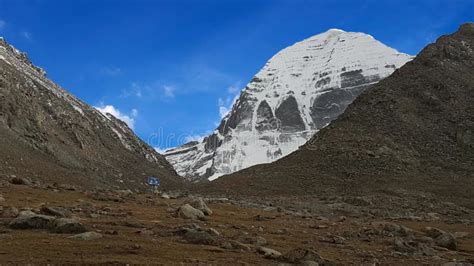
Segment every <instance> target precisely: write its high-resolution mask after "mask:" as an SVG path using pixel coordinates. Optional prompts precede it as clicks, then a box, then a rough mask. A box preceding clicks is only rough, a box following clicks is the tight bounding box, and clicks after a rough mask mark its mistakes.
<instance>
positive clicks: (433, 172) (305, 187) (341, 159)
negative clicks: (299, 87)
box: [213, 24, 474, 207]
mask: <svg viewBox="0 0 474 266" xmlns="http://www.w3.org/2000/svg"><path fill="white" fill-rule="evenodd" d="M473 173H474V24H464V25H462V26H461V27H460V28H459V30H458V31H457V32H455V33H454V34H451V35H447V36H442V37H440V38H439V39H438V40H437V41H436V43H434V44H430V45H428V46H427V47H426V48H425V49H423V51H422V52H421V53H420V54H419V55H418V56H417V57H416V58H415V59H414V60H413V61H411V62H409V63H407V64H406V65H405V66H403V67H402V68H400V69H399V70H397V71H396V72H395V73H394V74H392V75H391V76H390V77H388V78H386V79H384V80H383V81H381V82H379V83H378V84H377V85H375V86H373V87H371V89H369V90H366V91H365V92H364V93H362V94H361V95H360V96H359V97H358V98H357V99H356V100H355V101H354V102H353V103H352V104H351V105H350V106H349V107H348V108H347V110H346V112H345V113H344V114H343V115H341V116H340V117H339V118H338V119H337V120H335V121H334V122H333V123H331V125H329V126H328V127H326V128H324V129H323V130H321V131H320V132H319V133H318V134H316V135H315V136H314V137H313V138H312V139H311V140H310V141H309V142H308V143H307V144H306V145H304V146H303V147H301V148H300V149H299V150H298V151H297V152H295V153H293V154H291V155H289V156H287V157H285V158H283V159H282V160H279V161H277V162H274V163H271V164H267V165H262V166H257V167H252V168H249V169H247V170H244V171H241V172H238V173H235V174H234V175H231V176H227V177H223V178H220V179H219V180H217V181H216V182H214V184H213V185H214V186H216V187H217V188H219V189H224V190H226V191H228V192H232V191H235V192H238V193H253V194H265V193H266V194H294V195H296V194H298V195H301V194H305V195H317V196H323V195H329V194H333V195H334V194H338V195H343V194H373V193H376V192H382V193H397V192H396V191H398V190H400V189H403V190H407V191H412V192H413V193H419V192H420V191H426V192H431V193H434V194H435V195H436V196H437V197H439V198H443V199H449V200H452V201H456V202H461V203H463V204H466V205H468V206H471V207H474V203H473V201H472V198H473V197H474V193H473V191H474V190H473V189H472V188H473V187H474V174H473Z"/></svg>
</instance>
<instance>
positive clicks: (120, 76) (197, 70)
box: [0, 0, 474, 148]
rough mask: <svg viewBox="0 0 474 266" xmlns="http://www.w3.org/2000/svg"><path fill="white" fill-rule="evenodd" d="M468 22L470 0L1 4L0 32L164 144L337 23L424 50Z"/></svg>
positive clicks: (204, 121)
mask: <svg viewBox="0 0 474 266" xmlns="http://www.w3.org/2000/svg"><path fill="white" fill-rule="evenodd" d="M468 21H474V1H471V0H464V1H461V0H446V1H437V0H425V1H408V0H406V1H404V0H392V1H381V0H379V1H370V0H366V1H363V0H357V1H337V0H333V1H304V0H287V1H279V0H261V1H258V0H255V1H249V0H239V1H236V0H235V1H233V0H209V1H206V0H201V1H198V0H181V1H180V0H175V1H171V0H170V1H159V0H157V1H151V0H150V1H120V0H116V1H112V0H109V1H106V0H103V1H100V0H95V1H93V0H90V1H81V0H77V1H52V0H51V1H48V0H36V1H35V0H31V1H23V0H0V36H3V37H5V38H6V39H7V41H9V42H10V43H11V44H13V45H14V46H16V47H17V48H18V49H20V50H22V51H25V52H27V53H28V54H29V56H30V58H31V59H32V61H33V62H34V63H35V64H36V65H38V66H41V67H43V68H45V69H46V71H47V72H48V76H49V77H50V78H52V79H53V80H54V81H56V82H57V83H58V84H60V85H61V86H62V87H64V88H65V89H67V90H69V91H70V92H72V93H73V94H74V95H76V96H78V97H79V98H80V99H82V100H83V101H85V102H87V103H89V104H91V105H93V106H97V107H103V108H105V107H107V108H108V109H109V110H112V111H113V112H120V116H122V117H124V119H128V121H129V123H133V128H134V130H135V132H136V133H137V134H138V135H139V136H140V137H141V138H142V139H144V140H145V141H148V142H149V143H150V144H152V145H153V146H159V147H160V148H168V147H172V146H175V145H177V144H180V143H183V142H184V141H186V140H189V139H192V138H195V137H198V136H202V135H203V134H205V133H207V132H210V131H212V130H213V129H214V128H215V127H216V124H217V123H218V122H219V120H220V115H221V114H220V113H222V112H223V111H225V110H226V109H227V108H229V105H230V104H231V102H232V99H233V98H234V97H235V95H237V94H238V93H239V91H240V90H241V89H242V88H243V87H244V86H245V84H246V83H247V82H248V81H249V80H250V79H251V78H252V76H253V75H254V74H255V73H257V72H258V70H259V69H260V68H261V67H262V66H263V65H264V64H265V62H266V61H267V60H268V59H269V58H270V57H271V56H272V55H274V54H275V53H276V52H278V51H279V50H281V49H282V48H285V47H286V46H289V45H291V44H293V43H295V42H297V41H300V40H302V39H305V38H307V37H310V36H312V35H315V34H318V33H321V32H324V31H326V30H327V29H329V28H340V29H343V30H346V31H361V32H366V33H369V34H371V35H373V36H374V37H375V38H376V39H378V40H380V41H382V42H383V43H385V44H387V45H389V46H391V47H394V48H396V49H398V50H400V51H402V52H406V53H409V54H416V53H417V52H419V51H420V49H421V48H422V47H424V46H425V45H426V44H428V43H430V42H433V41H434V40H435V38H436V37H437V36H439V35H441V34H445V33H450V32H453V31H455V30H456V29H457V27H458V26H459V24H461V23H463V22H468ZM157 136H159V137H157Z"/></svg>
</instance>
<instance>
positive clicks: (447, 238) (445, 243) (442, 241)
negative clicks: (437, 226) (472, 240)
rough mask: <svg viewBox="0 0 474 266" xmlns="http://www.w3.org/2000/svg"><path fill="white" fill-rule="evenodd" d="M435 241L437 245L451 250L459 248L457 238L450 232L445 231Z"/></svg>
mask: <svg viewBox="0 0 474 266" xmlns="http://www.w3.org/2000/svg"><path fill="white" fill-rule="evenodd" d="M435 243H436V245H437V246H440V247H443V248H447V249H450V250H457V249H458V244H457V241H456V238H455V237H454V236H453V235H452V234H450V233H444V234H442V235H440V236H438V237H437V238H435Z"/></svg>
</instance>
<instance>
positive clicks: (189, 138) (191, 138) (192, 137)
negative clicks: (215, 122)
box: [184, 134, 209, 143]
mask: <svg viewBox="0 0 474 266" xmlns="http://www.w3.org/2000/svg"><path fill="white" fill-rule="evenodd" d="M207 135H209V134H205V135H189V136H186V138H184V141H185V142H186V143H188V142H191V141H198V142H201V141H202V140H203V139H204V137H206V136H207Z"/></svg>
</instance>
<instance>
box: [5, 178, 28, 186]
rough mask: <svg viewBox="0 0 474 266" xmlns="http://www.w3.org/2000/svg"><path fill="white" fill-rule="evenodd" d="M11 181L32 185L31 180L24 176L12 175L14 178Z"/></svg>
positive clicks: (16, 183) (15, 183)
mask: <svg viewBox="0 0 474 266" xmlns="http://www.w3.org/2000/svg"><path fill="white" fill-rule="evenodd" d="M10 183H12V184H13V185H24V186H30V185H31V181H30V180H28V179H26V178H22V177H16V176H14V177H12V179H10Z"/></svg>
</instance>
